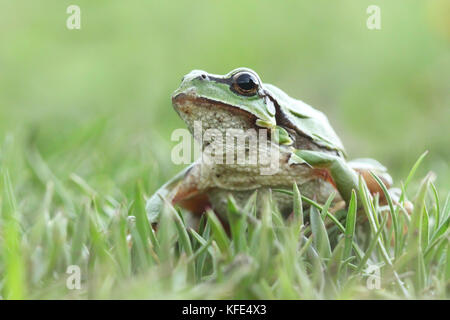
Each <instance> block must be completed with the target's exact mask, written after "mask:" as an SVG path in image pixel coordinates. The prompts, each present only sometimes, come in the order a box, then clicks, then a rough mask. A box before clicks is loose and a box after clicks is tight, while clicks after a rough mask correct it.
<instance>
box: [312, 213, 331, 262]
mask: <svg viewBox="0 0 450 320" xmlns="http://www.w3.org/2000/svg"><path fill="white" fill-rule="evenodd" d="M310 219H311V231H312V235H313V245H314V247H315V248H316V251H317V252H318V253H319V255H320V257H322V258H329V257H330V256H331V246H330V240H329V239H328V234H327V229H326V228H325V224H324V223H323V220H322V217H321V216H320V214H319V212H318V211H317V208H315V207H311V208H310Z"/></svg>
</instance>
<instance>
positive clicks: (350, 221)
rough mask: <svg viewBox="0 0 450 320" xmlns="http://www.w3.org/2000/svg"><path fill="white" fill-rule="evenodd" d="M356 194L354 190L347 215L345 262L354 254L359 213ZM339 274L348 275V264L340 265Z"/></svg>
mask: <svg viewBox="0 0 450 320" xmlns="http://www.w3.org/2000/svg"><path fill="white" fill-rule="evenodd" d="M356 201H357V200H356V192H355V190H352V196H351V198H350V202H349V205H348V211H347V212H348V213H347V219H346V222H345V232H344V236H345V246H344V252H343V254H342V259H343V260H346V261H347V260H348V259H349V258H350V255H351V253H352V244H353V237H354V234H355V226H356V213H357V203H356ZM338 274H339V275H340V274H344V275H346V274H347V264H346V263H345V262H344V263H342V264H341V265H340V267H339V271H338Z"/></svg>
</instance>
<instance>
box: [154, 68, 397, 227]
mask: <svg viewBox="0 0 450 320" xmlns="http://www.w3.org/2000/svg"><path fill="white" fill-rule="evenodd" d="M171 98H172V105H173V107H174V109H175V111H176V113H177V114H178V115H179V116H180V118H181V119H182V120H183V121H184V123H185V124H186V126H187V128H188V130H189V132H190V133H191V134H192V135H193V136H194V138H196V139H197V140H201V139H202V138H201V137H200V138H199V137H198V136H199V135H198V134H196V133H195V128H196V124H198V123H199V122H200V123H201V125H202V130H204V132H207V131H208V130H215V132H216V133H219V134H223V135H227V134H228V133H229V132H230V131H232V130H237V132H244V133H245V132H263V134H262V135H260V136H258V137H261V138H267V142H264V143H260V144H258V146H257V148H256V151H254V150H253V151H252V150H250V149H252V148H250V147H249V144H248V143H244V145H243V147H242V148H241V149H240V152H243V153H245V154H246V156H249V153H250V152H253V153H254V152H256V153H260V154H264V155H265V156H266V157H272V158H271V161H272V163H274V164H275V166H274V167H275V170H273V172H270V173H269V174H267V173H262V171H261V163H259V162H258V161H257V162H256V163H255V162H252V163H250V162H249V161H247V162H242V161H241V162H239V163H237V162H231V163H230V162H227V161H217V159H219V160H223V159H224V158H225V153H227V152H224V154H223V155H221V154H220V152H219V153H218V156H217V155H215V157H212V156H211V153H205V154H207V156H205V155H204V154H202V157H200V158H199V159H197V160H196V161H194V162H193V163H192V164H190V165H189V166H187V167H186V168H185V169H184V170H182V171H181V172H179V173H178V174H177V175H175V176H174V177H173V178H172V179H170V180H169V181H168V182H167V183H165V184H164V185H163V186H162V187H160V188H159V189H158V190H157V191H156V192H155V193H154V194H153V195H152V196H151V197H150V198H149V199H148V200H147V203H146V210H147V214H148V217H149V220H150V221H151V222H156V221H157V220H158V217H159V215H160V212H161V210H162V208H163V206H164V205H165V203H166V202H167V203H170V204H172V205H178V206H180V207H182V208H184V209H186V210H188V211H189V212H192V213H196V214H201V213H202V212H204V211H205V210H206V209H207V208H211V209H212V210H213V211H214V212H216V213H218V214H219V215H220V216H222V217H224V216H225V215H226V211H227V203H228V199H229V197H230V196H231V197H232V198H233V199H234V201H235V202H236V205H237V206H244V205H245V203H246V201H248V199H249V198H250V197H251V196H252V195H253V194H254V193H256V194H257V195H258V197H260V196H261V197H262V196H264V195H265V194H267V193H270V196H271V197H272V199H273V201H275V203H276V205H277V207H278V209H279V210H280V212H282V213H283V214H284V215H289V213H291V212H292V210H293V201H292V197H290V196H289V195H287V194H285V193H277V192H272V190H274V189H290V190H292V186H293V185H294V184H296V185H297V186H298V189H299V191H300V193H301V194H302V195H303V196H306V197H308V198H310V199H314V200H315V201H317V202H319V203H325V202H326V201H327V199H329V197H330V195H331V194H333V195H334V198H333V203H334V204H336V203H344V204H348V203H349V201H350V198H351V195H352V190H358V188H359V181H360V178H359V176H361V177H362V178H363V180H364V181H365V182H366V185H367V187H368V189H369V191H370V192H371V193H372V194H376V193H379V194H380V195H381V196H382V192H381V188H380V185H379V184H378V183H376V181H375V180H374V178H373V176H372V175H371V174H370V173H374V174H375V175H376V176H378V177H379V178H380V180H381V181H382V182H383V183H384V184H385V186H386V187H387V188H388V189H389V188H390V187H391V186H392V183H393V182H392V177H391V176H390V175H389V173H388V172H387V169H386V167H385V166H383V165H382V164H381V163H379V162H378V161H376V160H373V159H368V158H361V159H354V160H350V161H349V160H347V153H346V151H345V149H344V146H343V144H342V142H341V140H340V138H339V136H338V135H337V134H336V132H335V131H334V129H333V127H332V126H331V124H330V122H329V120H328V118H327V117H326V115H325V114H324V113H323V112H322V111H320V110H318V109H316V108H313V107H311V106H310V105H308V104H307V103H305V102H303V101H301V100H298V99H295V98H292V97H290V96H289V95H288V94H287V93H285V92H284V91H283V90H281V89H279V88H278V87H276V86H274V85H271V84H268V83H263V82H262V81H261V78H260V77H259V75H258V74H257V73H256V72H255V71H253V70H252V69H249V68H237V69H234V70H232V71H230V72H229V73H227V74H225V75H218V74H211V73H208V72H206V71H202V70H193V71H191V72H190V73H188V74H186V75H185V76H184V77H183V78H182V81H181V84H180V86H179V87H178V88H177V89H176V90H175V92H174V93H173V94H172V97H171ZM200 136H201V135H200ZM244 137H247V135H246V134H244ZM208 147H210V144H208V143H206V144H203V145H202V146H201V148H202V151H205V150H206V149H207V148H208ZM230 152H232V156H231V159H233V157H234V158H236V156H237V155H236V153H237V151H229V150H228V153H230ZM233 152H234V153H233ZM221 157H223V158H222V159H221ZM206 160H208V161H206ZM269 171H270V170H269ZM257 203H259V201H257Z"/></svg>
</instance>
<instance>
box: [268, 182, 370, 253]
mask: <svg viewBox="0 0 450 320" xmlns="http://www.w3.org/2000/svg"><path fill="white" fill-rule="evenodd" d="M273 191H276V192H280V193H284V194H288V195H290V196H292V195H293V193H292V191H289V190H283V189H273ZM301 198H302V200H303V201H305V202H306V203H308V204H310V205H311V206H314V207H316V208H317V209H319V210H322V209H323V208H322V206H321V205H320V204H318V203H317V202H315V201H314V200H311V199H309V198H307V197H305V196H303V195H302V196H301ZM327 216H328V218H330V219H331V221H333V222H334V224H336V226H337V227H338V229H339V230H340V231H341V232H342V233H345V228H344V226H343V225H342V224H341V223H340V222H339V220H338V219H337V218H336V217H335V216H334V215H333V214H331V213H330V212H329V211H328V212H327ZM353 249H354V250H355V253H356V255H357V257H358V259H361V258H362V256H363V251H362V250H361V248H359V246H358V244H357V243H356V242H353Z"/></svg>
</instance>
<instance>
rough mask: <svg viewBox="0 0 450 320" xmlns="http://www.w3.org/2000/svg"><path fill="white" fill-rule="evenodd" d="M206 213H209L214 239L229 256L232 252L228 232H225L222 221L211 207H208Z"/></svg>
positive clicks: (221, 250) (222, 251)
mask: <svg viewBox="0 0 450 320" xmlns="http://www.w3.org/2000/svg"><path fill="white" fill-rule="evenodd" d="M206 214H207V215H208V221H209V224H210V226H211V231H212V237H213V239H214V240H215V241H216V243H217V246H218V247H219V249H220V252H221V253H223V254H224V255H225V256H226V257H228V258H229V257H230V254H231V253H230V239H228V236H227V233H226V232H225V229H224V228H223V226H222V223H221V222H220V220H219V219H218V218H217V216H216V214H215V213H214V212H213V211H212V210H211V209H208V210H207V211H206Z"/></svg>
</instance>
